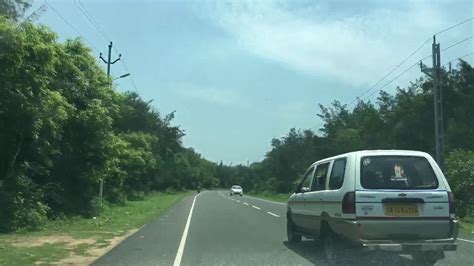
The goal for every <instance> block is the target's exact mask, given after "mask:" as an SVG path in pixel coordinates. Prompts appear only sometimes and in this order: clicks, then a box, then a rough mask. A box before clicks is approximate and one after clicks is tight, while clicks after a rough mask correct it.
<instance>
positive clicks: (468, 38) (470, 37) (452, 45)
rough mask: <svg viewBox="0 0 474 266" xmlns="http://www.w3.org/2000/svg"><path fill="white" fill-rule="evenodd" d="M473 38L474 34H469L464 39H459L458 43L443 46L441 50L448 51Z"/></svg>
mask: <svg viewBox="0 0 474 266" xmlns="http://www.w3.org/2000/svg"><path fill="white" fill-rule="evenodd" d="M472 38H474V35H471V36H469V37H467V38H465V39H462V40H460V41H458V42H456V43H454V44H451V45H450V46H448V47H446V48H443V49H442V50H441V52H444V51H446V50H449V49H451V48H453V47H454V46H457V45H460V44H461V43H463V42H466V41H468V40H470V39H472Z"/></svg>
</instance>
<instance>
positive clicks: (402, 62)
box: [348, 17, 474, 106]
mask: <svg viewBox="0 0 474 266" xmlns="http://www.w3.org/2000/svg"><path fill="white" fill-rule="evenodd" d="M473 20H474V17H471V18H468V19H466V20H463V21H461V22H459V23H457V24H455V25H453V26H450V27H447V28H445V29H443V30H440V31H438V32H436V33H435V34H434V35H435V36H436V35H439V34H441V33H444V32H447V31H449V30H452V29H454V28H456V27H459V26H461V25H463V24H465V23H467V22H469V21H473ZM472 38H474V35H472V36H469V37H467V38H465V39H463V40H461V41H458V42H456V43H454V44H452V45H450V46H448V47H446V48H444V49H442V50H441V51H446V50H448V49H451V48H452V47H455V46H457V45H459V44H461V43H463V42H465V41H468V40H469V39H472ZM430 40H431V38H428V39H427V40H426V41H424V42H423V43H422V44H421V45H420V46H418V48H416V49H415V50H414V51H413V52H412V53H411V54H410V55H409V56H407V57H406V58H405V59H404V60H402V61H401V62H400V63H399V64H398V65H396V66H395V67H394V68H393V69H391V70H390V71H389V72H388V73H387V74H385V75H384V76H383V77H382V78H380V79H379V80H378V81H377V82H376V83H375V84H374V85H372V86H371V87H370V88H369V89H367V90H365V91H364V92H363V93H362V94H360V95H359V96H357V97H356V98H355V99H354V100H353V101H351V102H350V103H349V104H348V106H351V105H352V104H353V103H355V102H356V101H358V100H359V99H360V98H361V97H362V96H363V95H365V94H366V93H368V92H370V91H372V90H373V89H375V88H376V86H377V85H378V84H379V83H381V82H382V81H383V80H384V79H386V78H387V77H388V76H390V75H391V74H392V73H393V72H395V71H396V70H397V69H398V68H399V67H400V66H401V65H403V64H404V63H405V62H406V61H407V60H408V59H410V58H411V57H412V56H413V55H414V54H416V52H418V51H419V50H420V49H421V48H423V47H424V46H425V45H426V44H427V43H428V42H429V41H430ZM429 57H431V56H428V58H429ZM424 59H426V58H423V59H421V60H424ZM417 64H418V62H417V63H415V64H413V65H411V66H409V67H408V68H407V69H406V70H405V71H403V72H402V73H401V74H400V75H398V76H397V77H396V78H394V79H392V80H390V81H389V82H388V83H387V84H385V85H383V86H382V87H381V88H379V89H378V90H377V91H375V92H373V93H371V94H370V95H369V96H367V97H365V98H364V100H365V99H368V98H370V96H372V95H374V94H375V93H377V92H378V91H380V90H381V89H383V88H385V87H386V86H388V85H389V84H391V83H392V82H393V81H395V80H396V79H398V78H399V77H401V76H403V75H404V74H405V73H406V72H408V71H409V70H410V69H412V68H413V67H414V66H416V65H417Z"/></svg>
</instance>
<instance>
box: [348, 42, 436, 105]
mask: <svg viewBox="0 0 474 266" xmlns="http://www.w3.org/2000/svg"><path fill="white" fill-rule="evenodd" d="M430 40H431V38H428V39H427V40H426V41H424V42H423V43H422V44H421V45H420V46H418V48H416V49H415V50H414V51H413V52H412V53H411V54H410V55H409V56H407V57H406V58H405V59H403V61H402V62H400V63H399V64H398V65H396V66H395V67H394V68H393V69H392V70H390V71H389V72H388V73H387V74H385V75H384V76H383V77H382V78H381V79H379V80H378V81H377V82H376V83H375V84H374V85H372V86H371V87H370V88H369V89H367V90H365V91H364V92H363V93H362V94H360V95H359V96H358V97H357V98H356V99H354V100H353V101H352V102H351V103H349V106H350V105H352V104H353V103H354V102H356V101H357V99H358V98H360V97H362V96H363V95H364V94H366V93H368V92H370V91H371V90H373V89H374V88H375V87H376V86H377V85H378V84H379V83H380V82H382V81H383V80H384V79H386V78H387V77H388V76H390V75H391V74H392V73H393V72H395V70H397V69H398V68H399V67H400V66H401V65H403V64H404V63H405V62H406V61H407V60H408V59H410V58H411V57H412V56H413V55H415V54H416V52H418V51H419V50H420V49H421V48H423V47H424V46H425V45H426V44H427V43H428V42H429V41H430Z"/></svg>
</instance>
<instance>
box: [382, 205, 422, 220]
mask: <svg viewBox="0 0 474 266" xmlns="http://www.w3.org/2000/svg"><path fill="white" fill-rule="evenodd" d="M383 207H384V212H385V215H387V216H396V217H410V216H419V215H420V213H419V211H418V205H417V204H384V206H383Z"/></svg>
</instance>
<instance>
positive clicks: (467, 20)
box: [434, 17, 474, 35]
mask: <svg viewBox="0 0 474 266" xmlns="http://www.w3.org/2000/svg"><path fill="white" fill-rule="evenodd" d="M471 20H474V17H472V18H468V19H466V20H463V21H461V22H459V23H458V24H456V25H453V26H451V27H448V28H446V29H444V30H440V31H438V32H437V33H435V34H434V35H439V34H441V33H443V32H446V31H449V30H452V29H454V28H456V27H459V26H461V25H462V24H464V23H466V22H469V21H471Z"/></svg>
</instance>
